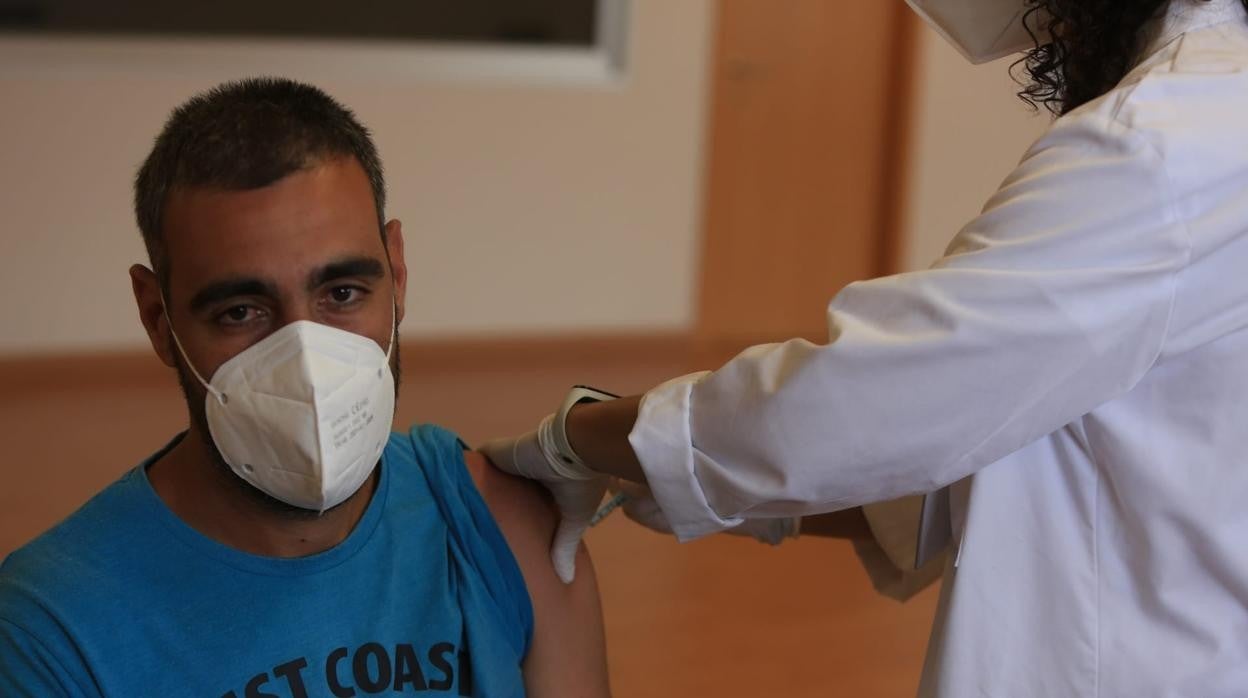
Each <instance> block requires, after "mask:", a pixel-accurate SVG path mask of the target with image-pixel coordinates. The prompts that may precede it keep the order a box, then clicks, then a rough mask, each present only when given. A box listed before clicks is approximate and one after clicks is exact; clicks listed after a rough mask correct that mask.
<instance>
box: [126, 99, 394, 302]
mask: <svg viewBox="0 0 1248 698" xmlns="http://www.w3.org/2000/svg"><path fill="white" fill-rule="evenodd" d="M339 157H353V158H355V160H356V161H357V162H359V164H360V166H361V167H362V168H363V169H364V173H365V174H367V175H368V181H369V183H370V184H371V186H372V189H373V200H374V203H375V204H376V207H377V221H378V225H379V226H381V231H380V232H381V235H382V236H383V238H384V236H385V204H386V184H385V179H384V178H383V176H382V169H381V159H380V158H379V157H378V156H377V148H376V146H375V145H374V144H373V139H372V137H371V136H370V135H369V132H368V129H366V128H365V127H364V126H363V124H361V123H360V122H359V121H358V120H357V119H356V118H355V115H354V114H353V113H351V110H349V109H347V108H346V107H344V106H343V105H341V104H339V103H338V102H336V101H335V100H334V99H333V98H331V97H330V96H329V95H327V94H325V93H324V92H323V91H321V90H320V89H318V88H316V87H313V86H311V85H305V84H303V83H299V82H295V81H294V80H288V79H285V78H250V79H247V80H240V81H237V82H227V83H223V84H221V85H218V86H216V87H214V88H212V89H211V90H208V91H207V92H204V93H201V94H199V95H196V96H195V97H192V98H191V99H190V100H188V101H187V102H186V103H185V104H183V105H182V106H180V107H178V108H177V109H175V110H174V111H173V114H172V115H170V117H169V120H168V121H167V122H165V127H164V128H163V129H162V130H161V132H160V135H159V136H157V138H156V144H155V145H154V146H153V147H152V152H151V153H149V154H148V156H147V159H146V160H145V161H144V162H143V166H142V167H141V168H140V169H139V174H138V176H137V177H136V178H135V181H134V214H135V217H136V218H137V219H138V224H139V231H140V232H141V233H142V234H143V243H144V245H146V247H147V255H148V258H149V259H150V260H151V263H152V268H153V269H154V270H155V271H156V273H157V275H158V276H159V277H160V279H161V283H165V282H167V280H168V259H167V256H166V249H165V240H164V237H163V232H162V223H163V219H164V212H165V205H166V203H167V202H168V199H169V195H170V194H171V193H172V192H174V191H176V190H178V189H184V188H195V187H212V188H221V189H233V190H245V189H258V188H260V187H264V186H267V185H269V184H272V183H274V182H276V181H278V180H279V179H282V178H283V177H286V176H288V175H290V174H292V173H294V172H298V171H301V170H306V169H308V168H310V167H314V166H315V165H317V164H318V163H320V162H323V161H325V160H328V159H333V158H339Z"/></svg>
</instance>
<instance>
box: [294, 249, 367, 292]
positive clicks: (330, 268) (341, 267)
mask: <svg viewBox="0 0 1248 698" xmlns="http://www.w3.org/2000/svg"><path fill="white" fill-rule="evenodd" d="M385 275H386V265H384V264H382V262H381V260H379V259H377V258H376V257H349V258H347V259H340V260H338V261H336V262H330V263H329V264H326V265H325V266H323V267H321V268H320V269H317V270H316V271H314V272H312V274H310V275H309V276H308V290H309V291H314V290H316V289H317V288H320V287H321V286H324V285H325V284H327V283H329V282H331V281H335V280H337V279H345V278H347V277H350V276H355V277H362V278H366V279H380V278H383V277H385Z"/></svg>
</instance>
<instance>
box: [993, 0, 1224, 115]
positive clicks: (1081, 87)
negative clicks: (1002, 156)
mask: <svg viewBox="0 0 1248 698" xmlns="http://www.w3.org/2000/svg"><path fill="white" fill-rule="evenodd" d="M1202 1H1204V2H1207V1H1208V0H1202ZM1243 3H1244V7H1246V8H1248V0H1243ZM1167 4H1168V1H1167V0H1028V10H1027V13H1026V15H1025V17H1024V22H1025V24H1026V25H1027V29H1028V31H1029V32H1030V33H1031V35H1032V37H1033V38H1035V37H1037V36H1046V37H1049V36H1051V37H1053V38H1052V40H1048V39H1046V41H1049V43H1044V44H1041V43H1040V42H1039V41H1037V44H1036V47H1035V48H1034V49H1032V50H1031V51H1029V52H1028V53H1027V55H1026V56H1025V57H1023V58H1022V59H1021V60H1019V61H1018V62H1017V63H1015V64H1014V66H1012V68H1011V69H1012V70H1014V69H1017V68H1022V69H1023V70H1022V72H1023V73H1025V75H1022V76H1020V82H1023V83H1024V85H1025V86H1024V87H1023V90H1022V91H1021V92H1019V93H1018V96H1019V97H1021V98H1022V99H1023V101H1025V102H1027V103H1028V104H1030V105H1031V106H1033V107H1037V108H1038V107H1039V106H1041V105H1043V106H1044V107H1045V108H1047V109H1048V110H1049V111H1051V112H1053V113H1054V114H1058V115H1060V114H1065V113H1067V112H1069V111H1071V110H1073V109H1075V108H1077V107H1079V106H1080V105H1082V104H1085V103H1087V102H1089V101H1091V100H1093V99H1096V98H1097V97H1100V96H1101V95H1103V94H1105V93H1106V92H1108V91H1109V90H1110V89H1112V88H1113V87H1114V86H1115V85H1117V84H1118V81H1120V80H1122V78H1123V76H1125V75H1126V74H1127V71H1129V70H1130V68H1131V65H1132V63H1133V62H1134V61H1135V59H1136V57H1137V54H1138V53H1139V51H1140V50H1141V49H1143V48H1144V47H1143V46H1141V45H1140V40H1141V36H1140V34H1141V29H1142V28H1143V27H1144V25H1145V24H1146V23H1147V22H1148V21H1149V20H1150V19H1152V18H1153V17H1155V16H1156V15H1157V14H1158V13H1159V12H1162V11H1163V10H1164V8H1165V7H1166V5H1167ZM1016 75H1017V73H1016Z"/></svg>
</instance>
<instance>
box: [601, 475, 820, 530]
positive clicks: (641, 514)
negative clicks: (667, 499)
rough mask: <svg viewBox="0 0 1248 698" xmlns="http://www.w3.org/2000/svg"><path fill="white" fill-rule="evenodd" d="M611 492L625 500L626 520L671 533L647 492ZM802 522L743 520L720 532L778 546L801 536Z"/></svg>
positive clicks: (624, 488)
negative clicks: (620, 493)
mask: <svg viewBox="0 0 1248 698" xmlns="http://www.w3.org/2000/svg"><path fill="white" fill-rule="evenodd" d="M611 491H612V492H623V493H624V494H625V495H627V496H628V499H627V500H625V501H624V504H623V506H622V508H623V509H624V514H625V515H627V516H628V518H630V519H632V520H633V521H636V522H637V523H639V524H641V525H642V526H645V527H646V528H648V529H650V530H652V531H657V532H659V533H666V534H671V533H672V527H671V525H670V524H668V522H667V517H666V516H665V515H664V514H663V510H662V509H661V508H659V503H658V501H656V500H655V498H654V495H653V494H651V492H650V488H648V487H646V486H645V485H639V484H637V483H635V482H627V481H624V480H617V479H615V478H612V480H611ZM801 524H802V519H801V517H799V516H794V517H788V518H780V519H746V520H744V521H742V522H741V523H740V524H738V525H736V526H734V527H732V528H730V529H728V530H726V531H724V533H727V534H728V535H730V536H742V537H746V538H753V539H754V540H756V541H759V542H760V543H766V544H768V545H780V544H781V543H783V542H784V541H785V539H786V538H797V537H798V535H799V534H800V533H801Z"/></svg>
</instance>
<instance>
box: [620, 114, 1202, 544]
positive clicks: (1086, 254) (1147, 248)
mask: <svg viewBox="0 0 1248 698" xmlns="http://www.w3.org/2000/svg"><path fill="white" fill-rule="evenodd" d="M1190 250H1191V244H1190V240H1189V237H1188V234H1187V231H1186V228H1185V227H1184V224H1183V221H1182V218H1181V216H1180V215H1179V206H1178V204H1177V203H1176V202H1175V201H1173V200H1172V195H1171V190H1170V186H1169V181H1168V178H1167V172H1166V167H1165V161H1164V158H1163V157H1162V155H1161V150H1160V149H1159V147H1158V145H1157V144H1155V143H1153V142H1152V141H1151V140H1149V138H1148V137H1146V136H1145V135H1141V134H1139V133H1136V132H1134V131H1132V130H1131V129H1130V128H1128V127H1126V126H1124V125H1122V124H1120V123H1118V122H1116V121H1112V120H1110V119H1107V118H1106V117H1104V116H1101V115H1099V114H1096V113H1089V114H1087V115H1084V116H1072V117H1068V118H1064V119H1060V120H1058V121H1057V122H1055V124H1054V126H1053V128H1052V129H1050V131H1049V132H1048V133H1047V134H1046V135H1045V136H1044V137H1042V138H1041V139H1040V140H1039V141H1038V142H1037V143H1036V144H1035V145H1034V146H1033V147H1032V148H1031V149H1030V150H1029V151H1028V153H1027V154H1026V156H1025V157H1024V159H1023V161H1022V162H1021V163H1020V164H1019V166H1018V167H1017V168H1016V169H1015V171H1014V172H1013V173H1012V174H1011V175H1010V177H1009V178H1007V180H1006V181H1005V183H1004V184H1003V185H1002V187H1001V189H1000V190H999V191H998V192H997V193H996V194H995V195H994V196H993V197H992V198H991V199H990V200H989V202H988V204H987V205H986V207H985V209H984V212H983V213H982V214H981V215H980V216H979V217H977V218H976V219H975V220H973V221H972V222H971V223H970V224H968V225H967V226H966V227H965V228H964V229H963V230H962V231H961V232H960V233H959V234H958V236H957V237H956V238H955V239H954V241H953V242H952V243H951V245H950V247H949V249H948V251H947V252H946V254H945V256H944V257H943V258H942V259H940V260H939V261H938V262H936V264H934V265H933V266H932V267H931V268H930V269H927V270H924V271H919V272H914V273H908V274H901V275H897V276H891V277H886V278H881V279H875V280H872V281H865V282H860V283H855V284H851V285H850V286H848V287H846V288H845V289H844V290H843V291H842V292H841V293H840V294H838V295H837V296H836V298H835V299H833V301H832V303H831V304H830V306H829V309H828V325H829V339H828V342H827V343H826V344H822V345H815V344H812V343H810V342H807V341H803V340H794V341H790V342H786V343H782V344H771V345H764V346H757V347H753V348H750V349H748V350H746V351H745V352H743V353H742V354H741V355H740V356H738V357H736V358H735V359H733V360H732V361H730V362H729V363H727V364H726V365H724V366H723V367H722V368H720V369H719V370H717V371H715V372H713V373H700V374H693V375H691V376H685V377H683V378H678V379H676V380H673V381H670V382H668V383H666V384H664V385H662V386H659V387H658V388H655V389H654V390H652V391H651V392H649V393H648V394H647V395H646V396H645V397H644V399H643V400H642V404H641V408H640V410H639V414H638V418H637V421H636V424H635V426H634V428H633V431H632V433H631V434H630V442H631V443H632V445H633V448H634V450H635V451H636V453H637V456H638V458H639V460H640V461H641V464H642V467H643V469H644V471H645V474H646V477H647V479H648V481H649V484H650V486H651V489H652V490H653V491H654V494H655V497H656V499H657V501H658V503H659V505H660V506H661V507H662V508H663V511H664V513H665V514H666V515H667V517H668V520H669V521H670V522H671V524H672V526H673V529H674V531H675V532H676V534H677V536H678V537H679V538H680V539H682V540H689V539H693V538H696V537H699V536H702V535H706V534H710V533H714V532H717V531H720V530H723V529H725V528H728V527H731V526H733V525H735V524H737V523H739V522H740V521H741V520H743V519H744V518H757V517H769V516H777V517H778V516H796V515H806V514H815V513H823V512H829V511H836V510H840V509H845V508H849V507H853V506H857V505H862V504H866V503H870V502H878V501H884V500H889V499H896V498H900V497H903V496H906V495H912V494H917V493H921V492H928V491H933V490H936V489H938V488H940V487H942V486H944V485H947V484H949V483H951V482H954V481H957V480H960V479H962V478H964V477H966V476H968V475H970V474H972V473H974V472H975V471H976V470H978V469H980V468H982V467H984V466H986V465H988V464H991V463H992V462H994V461H996V460H998V459H1000V458H1002V457H1004V456H1006V455H1008V454H1010V453H1012V452H1013V451H1015V450H1017V449H1019V448H1021V447H1023V446H1025V445H1027V444H1028V443H1029V442H1031V441H1033V440H1035V439H1037V438H1039V437H1041V436H1044V435H1046V434H1048V433H1050V432H1052V431H1054V430H1056V429H1058V428H1060V427H1062V426H1063V425H1065V424H1067V423H1069V422H1071V421H1073V420H1074V419H1076V418H1078V417H1080V416H1082V415H1084V414H1086V413H1087V412H1089V411H1091V410H1092V409H1093V408H1095V407H1096V406H1098V405H1099V404H1102V403H1104V402H1106V401H1108V400H1110V399H1112V398H1114V397H1116V396H1118V395H1121V394H1122V393H1124V392H1126V391H1127V390H1129V389H1130V388H1131V387H1132V386H1133V385H1134V384H1135V383H1136V382H1138V381H1139V380H1140V379H1141V377H1142V376H1143V375H1144V373H1145V372H1146V371H1147V370H1149V368H1150V367H1151V366H1152V365H1153V363H1154V362H1155V361H1156V359H1157V356H1158V355H1159V353H1160V351H1161V347H1162V346H1163V344H1164V341H1165V338H1166V335H1167V325H1168V322H1169V318H1170V313H1171V308H1172V306H1173V302H1174V293H1175V288H1176V278H1177V276H1178V275H1179V274H1180V273H1181V271H1182V270H1183V268H1184V267H1185V265H1186V264H1187V263H1188V259H1189V257H1190V254H1191V252H1190Z"/></svg>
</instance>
